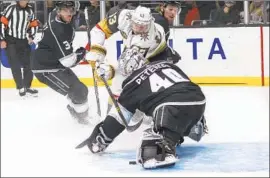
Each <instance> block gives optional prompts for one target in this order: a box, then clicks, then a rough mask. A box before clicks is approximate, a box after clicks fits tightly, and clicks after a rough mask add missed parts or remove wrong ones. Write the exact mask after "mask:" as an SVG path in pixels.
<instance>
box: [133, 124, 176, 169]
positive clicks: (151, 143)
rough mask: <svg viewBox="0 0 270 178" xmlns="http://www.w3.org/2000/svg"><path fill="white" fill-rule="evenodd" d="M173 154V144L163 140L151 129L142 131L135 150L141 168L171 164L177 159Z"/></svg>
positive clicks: (174, 153)
mask: <svg viewBox="0 0 270 178" xmlns="http://www.w3.org/2000/svg"><path fill="white" fill-rule="evenodd" d="M175 155H176V152H175V146H174V145H172V144H170V142H168V141H167V140H165V139H164V138H163V136H162V135H159V134H157V133H155V132H153V131H152V129H147V130H146V131H144V136H143V139H142V141H141V145H140V147H139V149H138V152H137V162H138V163H140V164H141V165H142V166H143V168H145V169H152V168H160V167H167V166H172V165H174V164H175V163H176V161H177V160H178V159H177V158H176V156H175Z"/></svg>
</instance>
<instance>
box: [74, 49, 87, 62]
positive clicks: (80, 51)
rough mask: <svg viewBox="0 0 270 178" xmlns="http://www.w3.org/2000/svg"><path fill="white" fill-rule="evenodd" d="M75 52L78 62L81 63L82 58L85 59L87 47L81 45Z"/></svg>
mask: <svg viewBox="0 0 270 178" xmlns="http://www.w3.org/2000/svg"><path fill="white" fill-rule="evenodd" d="M75 53H76V54H77V63H79V62H80V61H81V60H82V59H84V57H85V54H86V49H85V48H84V47H80V48H78V49H77V50H76V51H75Z"/></svg>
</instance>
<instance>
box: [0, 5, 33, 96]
mask: <svg viewBox="0 0 270 178" xmlns="http://www.w3.org/2000/svg"><path fill="white" fill-rule="evenodd" d="M28 3H29V0H20V1H16V3H13V4H11V5H9V6H8V7H6V8H5V10H4V12H3V13H2V16H1V23H0V47H1V48H2V49H6V52H7V57H8V62H9V65H10V67H11V71H12V75H13V78H14V81H15V83H16V88H17V89H18V90H19V95H20V96H25V95H26V94H27V95H34V96H37V93H38V91H37V90H35V89H31V88H30V87H31V83H32V80H33V73H32V71H31V69H30V53H31V47H30V45H31V44H33V39H34V37H35V34H36V32H37V30H38V21H37V19H36V18H35V16H34V12H33V10H32V7H31V6H30V5H29V4H28ZM21 67H23V74H22V72H21Z"/></svg>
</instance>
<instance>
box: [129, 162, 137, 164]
mask: <svg viewBox="0 0 270 178" xmlns="http://www.w3.org/2000/svg"><path fill="white" fill-rule="evenodd" d="M129 164H132V165H135V164H137V162H136V161H129Z"/></svg>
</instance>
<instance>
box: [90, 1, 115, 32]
mask: <svg viewBox="0 0 270 178" xmlns="http://www.w3.org/2000/svg"><path fill="white" fill-rule="evenodd" d="M89 2H90V6H89V7H88V17H89V24H90V30H91V29H92V28H93V27H94V26H95V25H96V24H97V23H98V22H99V21H100V20H101V19H100V7H99V1H98V0H89ZM110 8H111V4H110V2H109V1H106V12H108V10H109V9H110Z"/></svg>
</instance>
